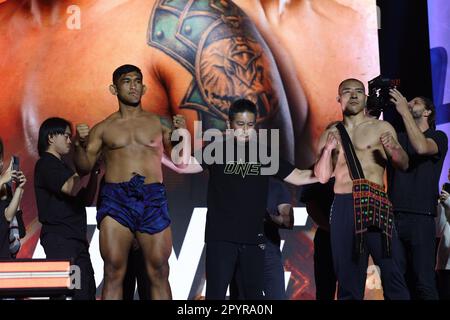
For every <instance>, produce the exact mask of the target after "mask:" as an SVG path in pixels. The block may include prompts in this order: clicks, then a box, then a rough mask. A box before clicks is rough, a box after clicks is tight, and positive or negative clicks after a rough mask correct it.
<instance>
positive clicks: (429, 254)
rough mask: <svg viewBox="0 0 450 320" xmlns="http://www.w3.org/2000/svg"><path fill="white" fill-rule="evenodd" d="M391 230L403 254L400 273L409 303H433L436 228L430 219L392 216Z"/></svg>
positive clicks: (434, 297)
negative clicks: (408, 291) (412, 301)
mask: <svg viewBox="0 0 450 320" xmlns="http://www.w3.org/2000/svg"><path fill="white" fill-rule="evenodd" d="M395 226H396V228H397V231H398V237H399V239H400V242H401V245H402V246H403V249H404V252H405V257H404V259H405V261H404V263H403V272H404V273H405V275H406V283H407V285H408V288H409V290H410V292H411V298H412V299H420V300H437V299H438V298H439V297H438V292H437V288H436V277H435V275H436V274H435V265H436V254H435V253H436V251H435V249H436V225H435V221H434V217H433V216H426V215H420V214H411V213H406V212H396V213H395Z"/></svg>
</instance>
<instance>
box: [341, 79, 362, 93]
mask: <svg viewBox="0 0 450 320" xmlns="http://www.w3.org/2000/svg"><path fill="white" fill-rule="evenodd" d="M350 81H352V82H358V83H359V84H361V85H362V87H363V88H364V91H366V86H365V85H364V83H363V82H362V81H361V80H358V79H355V78H348V79H345V80H343V81H342V82H341V83H340V84H339V87H338V95H341V89H342V86H343V85H344V84H345V83H347V82H350Z"/></svg>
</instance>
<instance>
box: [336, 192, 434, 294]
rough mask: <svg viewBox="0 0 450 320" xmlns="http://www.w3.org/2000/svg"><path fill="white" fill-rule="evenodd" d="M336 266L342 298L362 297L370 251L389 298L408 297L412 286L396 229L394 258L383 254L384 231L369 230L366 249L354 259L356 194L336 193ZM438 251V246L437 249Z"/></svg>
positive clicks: (366, 235)
mask: <svg viewBox="0 0 450 320" xmlns="http://www.w3.org/2000/svg"><path fill="white" fill-rule="evenodd" d="M330 227H331V228H330V234H331V249H332V253H333V265H334V270H335V272H336V276H337V279H338V294H337V295H338V299H340V300H341V299H342V300H362V299H363V298H364V289H365V283H366V277H367V266H368V260H369V254H370V255H371V256H372V259H373V261H374V263H375V265H376V266H378V268H379V270H380V277H381V283H382V286H383V293H384V297H385V299H387V300H408V299H409V298H410V295H409V291H408V288H407V287H406V283H405V279H404V276H403V273H402V269H401V263H402V259H403V252H402V247H401V244H400V241H399V240H398V238H397V234H396V232H395V230H394V232H393V235H392V257H391V258H387V257H384V256H383V249H382V236H381V232H379V231H374V232H366V233H365V235H364V236H365V237H366V238H365V240H366V249H367V250H365V253H364V254H362V255H361V256H360V257H359V259H356V260H355V259H354V241H355V222H354V210H353V196H352V194H351V193H350V194H336V195H335V198H334V202H333V206H332V209H331V218H330ZM433 251H434V249H433Z"/></svg>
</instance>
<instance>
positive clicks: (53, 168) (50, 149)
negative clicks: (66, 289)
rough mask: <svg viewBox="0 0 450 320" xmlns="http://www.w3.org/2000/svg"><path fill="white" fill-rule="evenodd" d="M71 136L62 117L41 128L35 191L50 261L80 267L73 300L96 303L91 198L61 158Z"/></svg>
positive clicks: (44, 242) (44, 245) (44, 124)
mask: <svg viewBox="0 0 450 320" xmlns="http://www.w3.org/2000/svg"><path fill="white" fill-rule="evenodd" d="M71 135H72V132H71V125H70V123H69V122H68V121H66V120H64V119H61V118H49V119H47V120H45V121H44V122H43V123H42V125H41V127H40V129H39V141H38V151H39V156H40V159H39V160H38V161H37V163H36V166H35V170H34V188H35V193H36V202H37V207H38V215H39V221H40V222H41V224H42V230H41V244H42V246H43V247H44V250H45V254H46V257H47V258H48V259H68V258H70V259H72V263H73V264H74V265H77V266H78V267H79V268H80V272H81V274H80V276H81V279H80V280H81V281H80V284H81V288H75V289H76V290H75V292H74V296H73V299H74V300H91V299H92V300H93V299H95V290H96V287H95V280H94V270H93V268H92V264H91V260H90V256H89V251H88V243H87V239H86V230H87V223H86V210H85V203H86V201H87V200H86V199H87V198H88V197H87V195H86V194H85V193H84V192H82V191H78V190H79V189H80V177H79V176H78V174H77V173H76V172H74V171H73V170H72V169H71V168H70V167H69V166H68V165H67V164H66V163H64V162H63V160H62V159H61V158H62V156H63V155H66V154H68V153H69V152H70V147H71V140H70V138H71ZM83 190H84V191H85V189H83Z"/></svg>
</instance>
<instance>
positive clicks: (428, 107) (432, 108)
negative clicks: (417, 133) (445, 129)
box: [418, 96, 436, 129]
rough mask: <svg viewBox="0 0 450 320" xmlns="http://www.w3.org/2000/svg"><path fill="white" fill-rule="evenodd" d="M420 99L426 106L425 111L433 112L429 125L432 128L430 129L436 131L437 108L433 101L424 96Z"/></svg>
mask: <svg viewBox="0 0 450 320" xmlns="http://www.w3.org/2000/svg"><path fill="white" fill-rule="evenodd" d="M418 98H419V99H420V100H422V102H423V104H424V105H425V109H426V110H430V111H431V113H430V115H429V116H428V125H429V126H430V128H433V129H436V107H435V106H434V103H433V101H432V100H431V99H428V98H427V97H423V96H420V97H418Z"/></svg>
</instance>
